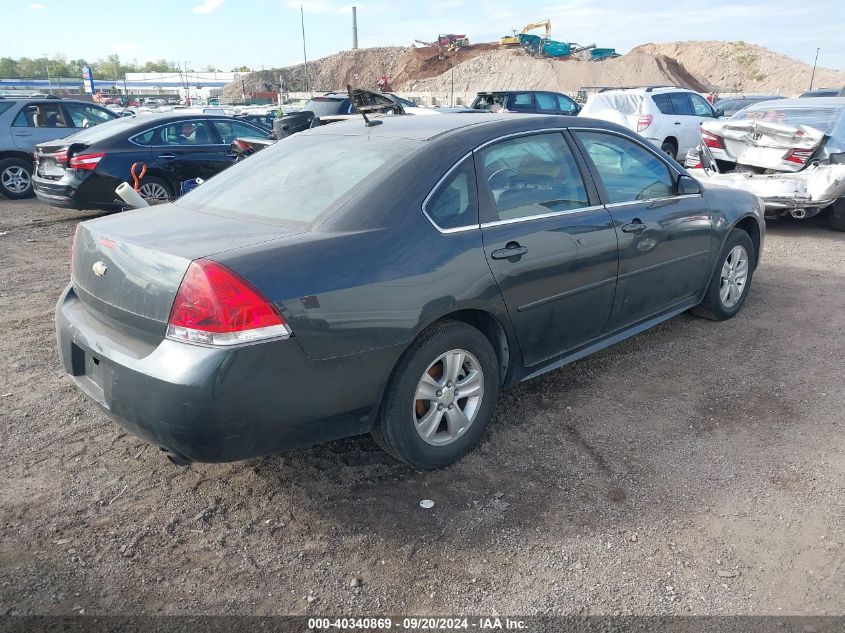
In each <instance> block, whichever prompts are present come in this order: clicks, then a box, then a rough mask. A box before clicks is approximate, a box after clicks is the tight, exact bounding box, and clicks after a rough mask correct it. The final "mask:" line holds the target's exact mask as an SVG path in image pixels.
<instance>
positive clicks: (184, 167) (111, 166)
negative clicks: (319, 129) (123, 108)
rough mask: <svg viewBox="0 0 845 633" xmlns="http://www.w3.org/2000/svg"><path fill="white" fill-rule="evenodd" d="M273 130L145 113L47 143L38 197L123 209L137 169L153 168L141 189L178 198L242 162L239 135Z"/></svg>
mask: <svg viewBox="0 0 845 633" xmlns="http://www.w3.org/2000/svg"><path fill="white" fill-rule="evenodd" d="M266 135H267V131H266V130H265V129H264V128H261V127H259V126H257V125H255V124H252V123H249V122H247V121H240V120H237V119H235V118H232V117H226V116H214V115H205V114H199V113H188V112H181V113H180V112H169V113H166V114H139V115H134V116H128V117H122V118H120V119H117V120H115V121H112V122H109V123H104V124H102V125H100V126H99V127H97V128H93V129H89V130H84V131H82V132H79V133H77V134H74V135H72V136H68V137H66V138H63V139H60V140H58V141H53V142H49V143H40V144H39V145H38V146H37V147H36V151H35V174H34V175H33V178H32V181H33V185H34V188H35V195H36V196H38V199H39V200H41V201H43V202H46V203H47V204H50V205H53V206H57V207H65V208H69V209H93V210H104V211H117V210H121V209H123V208H124V207H125V202H124V201H123V200H122V199H120V198H119V197H118V196H117V195H115V189H116V188H117V186H118V185H119V184H120V183H122V182H126V181H130V182H131V170H132V165H133V164H135V163H137V164H138V165H139V166H140V165H145V166H146V171H145V173H144V175H143V177H142V178H141V180H140V182H139V188H138V192H139V193H140V194H141V196H142V197H144V198H146V199H148V200H151V201H153V202H164V201H167V200H173V199H174V198H175V197H177V196H178V195H179V192H180V191H181V183H182V182H184V181H186V180H192V179H195V178H202V179H203V180H208V179H209V178H211V177H212V176H214V175H215V174H217V173H219V172H221V171H223V170H224V169H226V168H227V167H228V166H229V165H231V164H233V163H234V162H235V158H236V155H235V154H234V153H232V150H231V143H232V141H234V140H235V138H237V137H238V136H266Z"/></svg>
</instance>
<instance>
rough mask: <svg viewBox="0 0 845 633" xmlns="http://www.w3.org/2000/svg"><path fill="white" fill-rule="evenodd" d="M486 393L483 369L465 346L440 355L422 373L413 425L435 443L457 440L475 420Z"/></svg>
mask: <svg viewBox="0 0 845 633" xmlns="http://www.w3.org/2000/svg"><path fill="white" fill-rule="evenodd" d="M483 396H484V372H483V371H482V369H481V364H480V363H479V362H478V359H477V358H476V357H475V356H473V355H472V354H470V353H469V352H468V351H466V350H463V349H453V350H449V351H448V352H445V353H443V354H441V355H440V356H438V357H437V359H436V360H435V361H434V362H433V363H431V365H429V366H428V369H426V371H425V372H424V373H423V375H422V377H421V378H420V381H419V384H418V385H417V391H416V394H415V399H414V406H413V416H414V418H413V419H414V427H415V428H416V429H417V433H418V434H419V436H420V437H421V438H422V439H423V441H425V442H426V443H428V444H431V445H433V446H446V445H447V444H451V443H452V442H454V441H456V440H457V439H458V438H459V437H461V436H462V435H463V434H464V433H466V431H467V429H468V428H469V427H470V426H471V425H472V423H473V422H474V421H475V418H476V417H477V415H478V411H479V409H480V407H481V399H482V398H483Z"/></svg>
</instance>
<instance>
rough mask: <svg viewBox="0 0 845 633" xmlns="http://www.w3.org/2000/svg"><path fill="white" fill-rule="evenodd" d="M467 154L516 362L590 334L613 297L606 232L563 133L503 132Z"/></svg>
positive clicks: (613, 253)
mask: <svg viewBox="0 0 845 633" xmlns="http://www.w3.org/2000/svg"><path fill="white" fill-rule="evenodd" d="M474 158H475V165H476V174H477V178H478V192H479V210H480V218H481V221H482V224H481V228H482V236H483V241H484V253H485V255H486V257H487V261H488V263H489V265H490V270H491V271H492V273H493V276H494V277H495V279H496V282H497V283H498V285H499V290H500V291H501V293H502V297H503V298H504V301H505V303H506V305H507V308H508V313H509V315H510V318H511V321H512V323H513V326H514V329H515V331H516V334H517V337H518V339H519V345H520V348H521V349H522V355H523V360H524V362H525V364H526V365H527V366H530V365H535V364H537V363H540V362H542V361H544V360H546V359H549V358H552V357H554V356H557V355H559V354H561V353H562V352H565V351H567V350H570V349H573V348H575V347H578V346H580V345H582V344H584V343H586V342H588V341H590V340H592V339H594V338H596V337H597V336H598V335H599V334H600V333H601V331H602V329H603V328H604V327H605V325H606V323H607V320H608V318H609V316H610V310H611V307H612V305H613V293H614V288H615V285H616V269H617V246H616V233H615V231H614V228H613V222H612V219H611V217H610V214H609V213H608V212H607V210H606V209H605V208H604V207H603V206H601V205H600V204H599V200H598V198H597V194H596V191H595V189H594V188H593V186H592V184H591V183H590V181H589V179H585V178H584V174H585V172H583V171H582V169H583V165H579V163H578V160H577V158H576V155H575V152H574V151H573V149H572V146H571V144H570V143H569V142H568V141H567V138H566V136H565V135H564V133H563V132H561V131H553V132H543V133H533V134H526V135H523V136H518V137H515V138H507V139H503V140H500V141H497V142H495V143H492V144H489V145H487V146H485V147H483V148H481V149H479V150H477V151H476V152H475V156H474Z"/></svg>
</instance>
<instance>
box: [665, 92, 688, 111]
mask: <svg viewBox="0 0 845 633" xmlns="http://www.w3.org/2000/svg"><path fill="white" fill-rule="evenodd" d="M669 100H670V101H671V102H672V110H674V112H675V114H682V115H686V116H692V105H691V104H690V101H689V95H688V94H687V93H686V92H670V93H669Z"/></svg>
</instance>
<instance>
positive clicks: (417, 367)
mask: <svg viewBox="0 0 845 633" xmlns="http://www.w3.org/2000/svg"><path fill="white" fill-rule="evenodd" d="M498 367H499V363H498V360H497V358H496V353H495V352H494V351H493V346H492V345H491V344H490V341H489V340H488V339H487V337H486V336H484V334H482V333H481V332H480V331H478V330H477V329H475V328H474V327H471V326H469V325H467V324H466V323H463V322H460V321H441V322H439V323H437V324H435V325H433V326H432V327H431V328H429V329H428V330H426V331H425V332H424V333H423V334H421V335H420V337H419V338H418V339H417V340H416V341H414V343H413V344H412V345H411V347H410V348H408V350H407V351H406V352H405V354H404V355H403V356H402V359H401V360H400V361H399V363H398V365H397V366H396V369H395V370H394V372H393V376H392V378H391V380H390V383H389V385H388V387H387V391H386V393H385V397H384V400H383V402H382V406H381V409H380V410H379V416H378V420H377V421H376V424H375V426H374V428H373V437H374V438H375V439H376V441H377V442H378V443H379V445H380V446H381V447H382V448H383V449H384V450H385V451H387V452H388V453H390V454H391V455H393V456H394V457H396V458H397V459H399V460H401V461H403V462H405V463H406V464H409V465H411V466H413V467H414V468H421V469H434V468H442V467H444V466H448V465H450V464H453V463H454V462H456V461H458V460H459V459H460V458H461V457H463V456H464V455H466V454H467V453H468V452H469V451H470V450H472V449H473V447H475V445H476V444H477V443H478V441H479V440H480V439H481V436H482V434H483V433H484V429H485V428H486V427H487V424H488V423H489V421H490V418H491V417H492V416H493V410H494V409H495V406H496V396H497V392H498V386H499V381H498Z"/></svg>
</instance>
